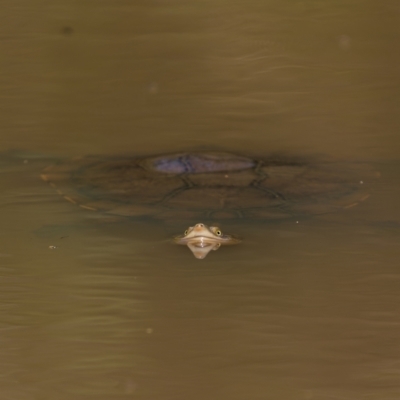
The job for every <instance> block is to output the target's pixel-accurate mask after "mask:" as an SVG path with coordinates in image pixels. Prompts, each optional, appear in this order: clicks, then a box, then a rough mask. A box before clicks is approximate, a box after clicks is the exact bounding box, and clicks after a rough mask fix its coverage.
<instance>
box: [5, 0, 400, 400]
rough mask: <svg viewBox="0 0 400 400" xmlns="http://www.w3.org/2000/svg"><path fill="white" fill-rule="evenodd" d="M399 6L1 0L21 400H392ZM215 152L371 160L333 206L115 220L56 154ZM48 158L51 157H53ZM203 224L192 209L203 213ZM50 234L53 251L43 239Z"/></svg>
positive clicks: (9, 351)
mask: <svg viewBox="0 0 400 400" xmlns="http://www.w3.org/2000/svg"><path fill="white" fill-rule="evenodd" d="M399 16H400V7H399V5H398V3H397V2H395V1H390V0H389V1H385V2H383V3H382V2H373V1H351V2H348V1H335V2H334V1H330V2H328V1H325V2H313V1H302V2H282V1H267V2H257V1H248V2H227V1H214V2H207V1H206V2H204V1H203V2H190V3H188V2H183V1H182V2H181V1H172V2H171V1H169V2H162V1H152V2H150V1H142V2H135V5H133V3H132V2H129V1H113V2H110V1H96V2H93V1H87V2H80V1H76V2H69V3H68V4H67V2H61V1H55V2H52V4H49V3H48V2H44V1H40V0H34V1H33V2H32V1H30V2H24V1H20V2H15V1H8V2H6V3H5V4H3V11H2V13H1V16H0V22H1V23H0V49H1V54H2V57H1V59H2V60H1V62H0V89H1V90H0V110H1V119H0V129H1V130H0V132H1V139H2V140H1V143H0V144H1V146H0V150H1V151H7V150H10V149H19V150H22V151H24V152H25V154H26V155H24V156H22V157H21V158H19V157H8V158H7V157H5V156H3V157H1V165H0V172H1V174H0V187H1V191H0V218H1V224H2V229H1V233H0V234H1V245H0V289H1V290H0V298H1V302H0V304H1V305H0V307H1V313H0V340H1V344H2V345H1V346H0V359H1V363H0V392H1V396H0V397H1V398H2V399H7V400H9V399H10V400H12V399H16V400H24V399H29V400H30V399H55V398H57V399H86V398H95V399H105V400H106V399H107V400H109V399H132V398H137V399H149V400H150V399H151V400H154V399H160V400H161V399H162V400H165V399H174V400H175V399H185V400H186V399H199V400H200V399H218V400H221V399H229V400H235V399H238V400H242V399H271V400H272V399H274V400H276V399H282V400H291V399H293V400H299V399H306V400H309V399H313V400H314V399H315V400H320V399H321V400H325V399H326V400H333V399H346V400H359V399H368V400H397V399H398V398H400V361H399V359H400V341H399V337H398V336H399V333H398V332H399V328H400V295H399V287H400V286H399V285H400V267H399V261H398V260H399V256H400V246H399V236H400V211H399V207H398V204H399V197H400V187H399V184H398V176H399V174H400V161H399V148H400V147H399V145H400V140H399V136H398V133H399V126H400V124H399V121H400V119H399V115H398V114H399V113H398V110H399V106H400V101H399V99H400V97H399V96H400V79H399V72H398V66H399V64H400V52H399V40H400V30H399V24H398V22H399ZM204 147H205V148H217V149H224V150H233V151H240V152H242V153H244V154H247V153H249V154H254V153H259V154H268V153H269V152H271V151H272V152H279V151H283V152H290V153H294V154H301V155H307V154H317V153H318V154H327V155H328V156H330V157H336V158H338V159H340V158H341V159H346V160H350V161H355V160H362V161H366V162H368V163H370V164H371V165H372V166H373V167H374V168H375V169H376V170H377V171H379V172H380V173H381V179H380V180H379V181H376V182H365V184H366V185H368V188H369V191H370V193H371V197H370V198H369V199H368V201H366V202H364V203H363V204H362V205H360V206H359V207H356V208H352V209H348V210H344V211H343V212H340V213H337V214H332V215H329V216H326V217H320V218H312V219H308V218H303V219H300V220H299V221H298V223H296V221H294V220H286V221H283V222H278V221H275V222H268V223H262V224H260V223H254V222H253V223H252V222H250V221H227V222H226V223H225V226H224V228H225V229H226V230H227V231H229V232H231V233H236V234H238V235H240V236H242V237H243V238H244V242H243V243H242V244H241V245H239V246H236V247H232V248H226V249H225V248H223V249H220V250H219V251H218V252H215V253H213V254H210V255H209V256H208V257H207V259H205V260H203V261H199V260H196V259H194V257H193V256H192V255H191V254H190V253H189V251H188V250H187V249H186V248H183V247H178V246H173V245H172V244H170V243H169V242H168V241H167V239H168V238H169V237H170V236H171V235H172V234H175V233H178V232H179V231H181V230H183V229H185V228H186V227H183V226H181V225H180V224H176V223H174V221H167V222H168V223H164V224H159V223H158V224H157V223H149V222H144V221H131V220H125V221H104V220H103V218H101V216H99V215H98V214H95V213H90V212H84V211H83V210H80V209H79V208H78V207H74V206H72V205H71V204H69V203H67V202H65V201H64V200H63V199H62V198H60V197H59V196H58V195H57V194H55V193H54V192H53V191H52V189H51V188H50V187H48V186H47V185H45V184H44V183H43V182H41V181H40V178H39V174H40V171H41V169H42V168H43V167H44V166H45V165H47V164H49V163H51V158H57V157H74V156H79V155H83V154H126V153H132V154H152V153H162V152H170V151H176V150H182V149H185V150H186V149H198V148H204ZM46 157H48V158H49V159H48V160H46ZM193 222H198V221H193ZM49 246H55V247H56V248H55V249H50V248H49Z"/></svg>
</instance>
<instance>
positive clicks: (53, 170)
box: [42, 152, 372, 219]
mask: <svg viewBox="0 0 400 400" xmlns="http://www.w3.org/2000/svg"><path fill="white" fill-rule="evenodd" d="M370 176H372V173H371V172H370V170H369V169H368V168H366V167H364V166H362V165H360V164H354V163H352V164H351V163H336V162H330V161H319V162H316V161H307V160H301V159H295V158H289V157H283V156H270V157H264V158H254V159H253V158H249V157H244V156H239V155H235V154H230V153H221V152H197V153H177V154H168V155H161V156H154V157H136V158H135V157H118V158H117V157H112V158H111V157H110V158H107V157H106V158H104V157H86V158H77V159H73V160H70V161H68V162H64V163H59V164H56V165H53V166H50V167H48V168H46V169H45V170H44V171H43V174H42V178H43V179H44V180H45V181H47V182H49V183H50V184H51V185H52V186H53V187H54V188H55V189H56V190H57V191H58V192H59V193H60V194H61V195H62V196H64V197H65V198H66V199H67V200H68V201H70V202H72V203H75V204H78V205H79V206H80V207H82V208H85V209H89V210H96V211H103V212H107V213H110V214H114V215H124V216H152V217H156V218H162V219H168V218H196V219H200V218H213V219H216V218H219V219H222V218H234V217H245V218H260V219H262V218H276V217H279V218H280V217H285V216H290V215H296V214H310V213H311V214H319V213H325V212H330V211H333V210H335V209H337V208H347V207H352V206H354V205H356V204H357V203H359V202H360V201H362V200H364V199H365V198H367V197H368V193H366V192H365V191H364V190H363V189H365V186H366V185H365V184H364V181H365V180H366V179H367V178H368V177H370Z"/></svg>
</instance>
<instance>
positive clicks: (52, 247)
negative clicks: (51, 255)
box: [49, 246, 57, 250]
mask: <svg viewBox="0 0 400 400" xmlns="http://www.w3.org/2000/svg"><path fill="white" fill-rule="evenodd" d="M49 249H50V250H55V249H57V246H49Z"/></svg>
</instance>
